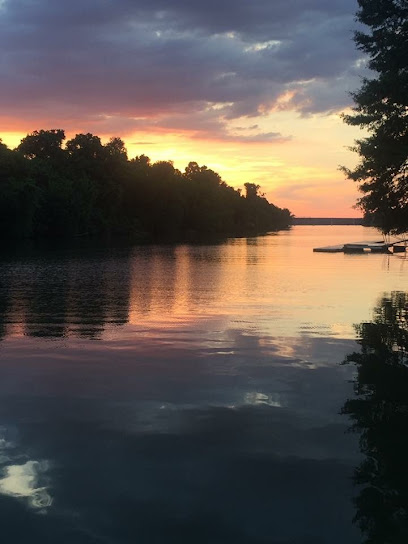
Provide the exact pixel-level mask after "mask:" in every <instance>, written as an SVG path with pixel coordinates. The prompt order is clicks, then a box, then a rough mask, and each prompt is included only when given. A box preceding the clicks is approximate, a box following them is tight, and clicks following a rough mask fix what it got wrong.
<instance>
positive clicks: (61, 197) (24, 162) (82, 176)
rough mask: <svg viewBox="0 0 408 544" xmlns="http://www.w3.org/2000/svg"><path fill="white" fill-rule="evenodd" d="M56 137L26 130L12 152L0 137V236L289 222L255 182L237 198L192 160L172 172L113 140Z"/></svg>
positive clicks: (140, 234)
mask: <svg viewBox="0 0 408 544" xmlns="http://www.w3.org/2000/svg"><path fill="white" fill-rule="evenodd" d="M64 139H65V133H64V131H63V130H60V129H57V130H56V129H53V130H40V131H34V132H33V133H32V134H29V135H27V136H26V137H25V138H23V140H22V141H21V143H20V145H19V146H18V147H17V148H16V149H15V150H10V149H8V148H7V146H6V145H4V144H3V143H1V141H0V212H1V213H0V236H1V235H2V236H5V237H8V238H10V237H11V238H25V237H37V238H41V237H73V236H79V235H81V236H83V235H93V236H106V235H125V236H131V237H133V238H146V239H152V238H154V239H181V238H189V239H195V238H200V237H209V236H211V237H213V236H215V237H219V236H237V235H253V234H258V233H262V232H267V231H269V230H277V229H280V228H285V227H287V226H288V225H289V224H290V221H291V214H290V212H289V210H286V209H283V210H282V209H280V208H278V207H276V206H274V205H272V204H269V202H268V201H267V200H266V199H265V198H263V197H261V196H259V195H258V189H259V187H258V186H255V185H254V187H256V190H255V192H254V191H252V192H251V191H249V192H247V197H246V198H245V197H243V196H242V195H241V192H240V191H239V190H235V189H233V188H232V187H229V186H228V185H227V184H226V183H225V182H224V181H223V180H222V179H221V177H220V176H219V174H217V173H216V172H214V171H213V170H211V169H209V168H207V167H206V166H199V165H198V164H197V163H196V162H190V163H189V164H188V166H187V167H186V169H185V171H184V172H180V171H179V170H177V169H176V168H174V165H173V163H172V162H171V161H159V162H156V163H153V164H152V163H151V161H150V159H149V157H146V156H145V155H141V156H139V157H136V158H134V159H131V160H129V159H128V156H127V151H126V147H125V144H124V142H123V141H122V140H121V139H120V138H111V139H110V140H109V142H107V143H106V144H103V143H102V141H101V139H100V138H99V137H98V136H95V135H93V134H89V133H88V134H77V135H76V136H75V137H74V138H72V139H71V140H69V141H67V142H66V145H65V146H63V142H64ZM246 185H248V186H252V185H253V184H246Z"/></svg>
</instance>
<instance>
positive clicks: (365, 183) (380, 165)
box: [343, 0, 408, 234]
mask: <svg viewBox="0 0 408 544" xmlns="http://www.w3.org/2000/svg"><path fill="white" fill-rule="evenodd" d="M358 4H359V11H358V12H357V20H358V21H359V22H360V23H362V24H363V25H366V27H368V30H367V31H365V32H361V31H360V32H357V33H356V34H355V42H356V44H357V47H358V48H359V49H360V50H361V51H362V52H363V53H365V54H366V55H368V67H369V68H370V69H371V70H372V71H373V72H374V74H373V76H372V77H370V78H368V77H367V78H365V79H364V80H363V83H362V86H361V88H360V89H359V90H358V91H357V92H355V93H353V94H352V96H353V99H354V102H355V104H356V105H355V107H354V113H353V114H351V115H345V116H344V119H345V122H346V123H348V124H349V125H354V126H359V127H360V128H363V129H366V130H367V131H368V136H367V137H365V138H362V139H359V140H357V141H356V142H355V146H354V147H353V148H352V149H353V150H354V151H355V152H357V153H358V154H359V156H360V162H359V164H358V165H357V166H356V168H355V169H354V170H350V169H347V168H344V169H343V170H344V171H345V172H346V174H347V176H348V177H349V178H350V179H351V180H353V181H356V182H358V183H359V184H360V185H359V189H360V191H361V192H362V193H363V196H362V197H361V198H360V199H359V200H358V203H357V205H358V206H359V207H361V208H362V210H363V211H364V212H365V214H366V216H368V217H369V218H371V219H372V222H373V223H374V224H375V225H377V226H379V227H380V228H381V229H382V231H383V232H384V233H387V234H388V233H395V234H397V233H401V232H406V231H408V2H407V1H406V0H358Z"/></svg>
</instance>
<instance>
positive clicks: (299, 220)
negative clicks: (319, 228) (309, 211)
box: [292, 217, 364, 225]
mask: <svg viewBox="0 0 408 544" xmlns="http://www.w3.org/2000/svg"><path fill="white" fill-rule="evenodd" d="M363 224H364V219H363V218H362V217H293V219H292V225H363Z"/></svg>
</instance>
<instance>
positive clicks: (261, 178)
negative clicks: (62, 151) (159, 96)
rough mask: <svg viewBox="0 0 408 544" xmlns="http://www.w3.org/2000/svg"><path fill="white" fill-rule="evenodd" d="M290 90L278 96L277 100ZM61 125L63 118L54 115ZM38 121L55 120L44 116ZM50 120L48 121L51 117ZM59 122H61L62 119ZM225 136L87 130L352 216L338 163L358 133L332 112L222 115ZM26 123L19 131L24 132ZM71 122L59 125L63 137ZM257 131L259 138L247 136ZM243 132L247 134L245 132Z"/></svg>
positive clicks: (350, 195) (317, 210)
mask: <svg viewBox="0 0 408 544" xmlns="http://www.w3.org/2000/svg"><path fill="white" fill-rule="evenodd" d="M292 96H293V93H286V94H285V95H282V97H281V98H280V100H281V102H282V104H281V105H282V106H284V104H285V103H286V102H289V101H290V99H291V97H292ZM60 124H61V126H62V125H63V123H60ZM45 125H47V126H44V127H41V126H38V127H33V128H32V130H35V129H39V128H60V127H57V126H55V127H54V126H52V127H51V126H49V125H50V123H49V122H47V123H45ZM53 125H56V124H55V123H53ZM62 128H63V127H62ZM226 129H227V130H228V131H229V133H230V134H231V135H232V136H231V139H228V138H226V137H225V136H222V135H216V134H215V135H214V137H213V138H210V136H206V137H204V138H202V137H201V138H200V137H199V133H198V132H194V131H193V130H191V131H187V130H183V131H181V130H174V129H173V130H171V129H168V130H165V129H158V128H157V129H152V130H150V131H146V130H143V131H140V132H138V131H134V132H131V133H128V134H123V132H122V135H121V130H120V129H118V130H116V131H115V134H113V133H110V134H103V133H101V131H99V132H98V130H97V129H96V130H91V129H90V130H89V131H90V132H93V133H94V134H97V135H99V136H101V138H102V140H103V141H105V140H108V139H109V137H110V136H120V137H122V138H123V139H124V141H125V143H126V146H127V149H128V154H129V157H134V156H136V155H141V154H144V155H147V156H149V157H150V158H151V160H152V162H155V161H160V160H172V161H173V163H174V166H175V167H176V168H178V169H180V170H181V171H183V170H184V168H185V167H186V166H187V164H188V163H189V162H190V161H195V162H197V163H199V164H200V165H203V164H205V165H206V166H207V167H208V168H212V169H213V170H215V171H216V172H218V173H219V174H220V175H221V177H222V179H223V180H224V181H225V182H226V183H228V184H229V185H232V186H234V187H236V188H242V187H243V185H244V183H246V182H247V181H249V182H253V183H257V184H259V185H260V186H261V188H262V191H263V192H264V193H265V194H266V196H267V197H268V199H269V200H270V201H271V202H273V203H274V204H276V205H278V206H280V207H287V208H289V209H290V210H291V212H292V213H294V214H295V215H297V216H302V215H305V216H312V215H323V216H331V217H340V216H347V217H358V216H360V215H361V212H360V211H359V210H355V209H353V208H352V206H353V205H354V204H355V202H356V200H357V198H358V196H359V193H358V191H357V187H356V185H354V184H353V183H352V182H351V181H348V180H345V178H344V175H343V174H342V173H341V172H340V171H339V170H338V167H339V165H342V164H344V165H347V166H351V167H352V166H353V165H354V164H355V163H356V159H357V157H356V156H355V155H354V154H353V153H352V152H350V151H349V150H348V149H347V146H350V145H352V144H353V141H354V139H355V138H356V137H359V136H361V134H359V133H358V131H356V129H355V128H352V127H349V126H347V125H345V124H344V123H343V121H342V120H341V118H340V115H338V114H333V115H325V116H323V115H311V116H309V117H300V116H299V115H297V114H296V113H294V112H292V111H286V110H284V109H282V110H280V111H276V110H275V111H274V112H273V114H271V115H267V114H265V115H264V116H261V117H257V118H256V120H255V121H254V119H248V118H241V119H234V120H233V121H229V122H228V123H227V126H226ZM32 130H30V131H27V132H31V131H32ZM27 132H20V131H18V130H15V131H10V132H3V133H1V134H0V137H1V138H2V139H3V142H4V143H5V144H7V145H8V146H9V147H10V148H14V147H16V146H17V145H18V144H19V142H20V140H21V138H23V137H24V136H25V135H26V134H27ZM77 132H86V130H83V129H78V130H77V131H75V130H69V131H68V130H67V131H66V135H67V139H69V138H72V137H73V136H74V135H75V134H76V133H77ZM270 133H279V134H281V135H282V137H283V138H288V139H287V140H286V141H281V140H279V139H277V140H276V141H274V140H273V139H270V140H268V137H267V136H265V141H262V137H263V136H262V135H269V134H270ZM256 134H260V136H259V140H260V141H256V139H255V137H254V138H253V140H254V141H252V140H251V137H252V136H255V135H256ZM246 138H247V140H246Z"/></svg>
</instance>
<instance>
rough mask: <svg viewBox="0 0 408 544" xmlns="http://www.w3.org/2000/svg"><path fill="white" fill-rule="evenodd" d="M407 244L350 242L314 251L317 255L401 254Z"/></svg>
mask: <svg viewBox="0 0 408 544" xmlns="http://www.w3.org/2000/svg"><path fill="white" fill-rule="evenodd" d="M406 242H408V240H396V241H394V242H384V241H383V240H380V241H378V242H375V241H369V242H350V243H346V244H339V245H334V246H325V247H315V248H314V249H313V251H315V252H317V253H368V252H371V253H391V250H393V252H394V253H401V252H404V251H406V245H405V244H406Z"/></svg>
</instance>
